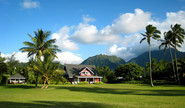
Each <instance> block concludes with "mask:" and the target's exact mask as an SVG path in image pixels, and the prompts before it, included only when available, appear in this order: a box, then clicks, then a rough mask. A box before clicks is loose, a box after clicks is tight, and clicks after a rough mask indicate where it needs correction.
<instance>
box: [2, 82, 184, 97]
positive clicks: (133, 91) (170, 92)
mask: <svg viewBox="0 0 185 108" xmlns="http://www.w3.org/2000/svg"><path fill="white" fill-rule="evenodd" d="M137 86H138V85H137ZM137 86H134V87H135V88H131V87H130V88H114V87H112V88H103V87H100V86H98V85H97V86H94V87H92V86H77V85H76V86H73V85H68V86H65V85H64V86H63V85H56V86H49V88H47V89H48V90H49V89H50V88H54V89H61V90H64V89H66V90H69V91H72V92H82V93H99V94H120V95H123V94H124V95H148V96H185V90H184V86H181V85H178V86H177V85H163V86H161V85H160V88H157V89H156V88H155V87H152V88H145V87H143V89H141V88H139V89H137ZM141 86H149V85H141ZM3 87H4V88H20V89H35V86H34V85H33V84H32V85H3ZM165 87H172V88H170V89H168V88H166V89H165ZM173 87H174V89H173ZM176 87H182V88H180V89H177V88H176ZM38 89H40V88H38Z"/></svg>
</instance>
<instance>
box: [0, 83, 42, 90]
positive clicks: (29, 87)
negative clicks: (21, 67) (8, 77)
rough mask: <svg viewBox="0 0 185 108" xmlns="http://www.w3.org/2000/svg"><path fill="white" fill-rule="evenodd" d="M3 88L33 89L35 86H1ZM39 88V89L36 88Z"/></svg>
mask: <svg viewBox="0 0 185 108" xmlns="http://www.w3.org/2000/svg"><path fill="white" fill-rule="evenodd" d="M1 87H3V88H19V89H34V88H35V85H33V84H32V85H28V84H7V85H1ZM38 88H39V87H38Z"/></svg>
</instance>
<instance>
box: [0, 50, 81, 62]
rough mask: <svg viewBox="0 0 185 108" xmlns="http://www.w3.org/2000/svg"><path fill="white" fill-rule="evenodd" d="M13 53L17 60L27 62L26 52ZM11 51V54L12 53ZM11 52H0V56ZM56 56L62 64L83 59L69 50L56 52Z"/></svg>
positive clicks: (9, 55) (7, 55)
mask: <svg viewBox="0 0 185 108" xmlns="http://www.w3.org/2000/svg"><path fill="white" fill-rule="evenodd" d="M13 53H16V54H15V60H19V62H24V63H26V62H28V61H29V58H27V53H26V52H24V53H22V52H13ZM13 53H12V54H13ZM12 54H3V53H1V57H6V58H7V57H11V55H12ZM56 55H57V56H58V59H56V58H55V61H59V62H60V63H61V64H64V63H68V64H71V63H73V64H80V63H81V62H82V61H83V59H82V58H81V57H79V56H80V55H79V54H77V55H74V54H73V53H71V52H61V53H57V54H56Z"/></svg>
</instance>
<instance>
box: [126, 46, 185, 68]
mask: <svg viewBox="0 0 185 108" xmlns="http://www.w3.org/2000/svg"><path fill="white" fill-rule="evenodd" d="M171 50H172V54H173V58H174V59H175V49H171ZM176 54H177V58H183V57H185V52H179V51H177V52H176ZM151 57H152V58H155V59H157V61H160V60H162V59H163V60H166V61H167V62H171V55H170V50H169V49H167V50H166V54H164V50H156V51H151ZM130 62H131V63H137V64H138V65H139V66H143V67H145V63H146V62H149V52H145V53H143V54H141V55H139V56H138V57H136V58H133V59H131V60H129V61H128V62H127V63H130Z"/></svg>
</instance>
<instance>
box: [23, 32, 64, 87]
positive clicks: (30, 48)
mask: <svg viewBox="0 0 185 108" xmlns="http://www.w3.org/2000/svg"><path fill="white" fill-rule="evenodd" d="M34 33H35V37H33V36H31V35H30V34H28V35H29V36H30V37H31V39H32V42H27V41H26V42H24V43H23V44H24V45H25V46H27V47H22V48H20V50H21V51H22V52H28V57H30V56H33V55H34V54H35V55H36V58H37V59H39V60H41V56H43V55H44V54H47V53H48V54H50V55H53V56H55V57H56V58H57V56H56V52H60V51H61V50H60V49H58V46H57V45H53V44H54V43H55V41H56V39H50V40H47V39H48V38H49V35H50V34H51V32H50V31H46V32H43V31H42V29H40V30H38V32H36V31H34ZM37 81H38V75H37V74H36V85H35V86H36V87H37Z"/></svg>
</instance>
